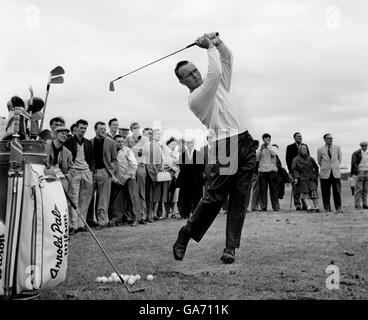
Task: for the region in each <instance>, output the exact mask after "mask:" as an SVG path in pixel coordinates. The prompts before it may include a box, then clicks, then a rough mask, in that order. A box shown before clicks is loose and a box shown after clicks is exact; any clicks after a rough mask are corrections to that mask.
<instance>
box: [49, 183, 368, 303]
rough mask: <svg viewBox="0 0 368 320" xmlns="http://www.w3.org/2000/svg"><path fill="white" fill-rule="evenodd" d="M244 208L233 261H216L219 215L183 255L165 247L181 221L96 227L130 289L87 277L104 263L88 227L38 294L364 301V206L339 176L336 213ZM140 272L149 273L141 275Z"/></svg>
mask: <svg viewBox="0 0 368 320" xmlns="http://www.w3.org/2000/svg"><path fill="white" fill-rule="evenodd" d="M289 205H290V190H289V189H287V190H286V194H285V198H284V199H283V200H282V201H281V208H282V210H281V211H279V212H273V211H267V212H264V213H247V217H246V221H245V226H244V229H243V235H242V242H241V247H240V249H239V250H237V252H236V261H235V263H234V264H232V265H224V264H222V263H221V261H220V260H219V258H220V256H221V253H222V250H223V248H224V242H225V224H226V215H224V214H219V216H218V217H217V218H216V220H215V222H214V224H213V225H212V226H211V228H210V230H209V231H208V233H207V234H206V235H205V236H204V238H203V240H202V241H201V242H200V243H196V242H194V241H190V243H189V246H188V249H187V252H186V256H185V258H184V260H183V261H175V260H174V258H173V255H172V245H173V242H174V241H175V239H176V236H177V232H178V230H179V228H180V227H181V226H182V225H183V224H184V221H183V220H174V219H170V220H164V221H158V222H155V223H152V224H147V225H145V226H139V227H136V228H132V227H116V228H109V229H104V230H100V231H96V232H95V233H96V236H97V237H98V238H99V239H100V241H101V243H102V244H103V246H104V247H105V248H106V250H107V252H108V254H109V255H110V256H111V258H112V260H113V261H114V262H115V264H116V265H117V266H118V268H119V269H120V272H121V273H122V274H134V275H135V274H140V275H141V276H142V280H140V281H138V282H137V283H136V284H135V285H134V286H133V287H141V286H143V287H144V288H145V291H144V292H141V293H135V294H131V293H128V292H127V291H126V290H125V288H124V286H123V285H121V284H119V283H111V284H109V283H108V284H102V283H97V282H95V278H96V277H97V276H102V275H105V276H109V275H110V274H111V273H112V272H114V271H113V270H112V268H111V267H110V265H109V264H108V262H107V261H106V259H105V257H104V256H103V255H102V253H101V252H100V250H99V248H98V247H97V245H96V243H95V242H94V240H93V239H92V237H91V235H90V234H89V233H79V234H76V235H75V236H73V237H72V238H71V240H70V243H69V262H68V263H69V265H68V274H67V279H66V281H65V282H64V283H63V284H61V285H60V286H58V287H56V288H54V289H52V290H49V291H46V292H44V293H43V294H42V299H98V300H99V299H145V300H150V299H155V300H156V299H163V300H181V299H185V300H186V299H194V300H196V299H205V300H207V299H208V300H209V299H211V300H213V299H231V300H232V299H236V300H243V299H366V298H367V297H368V263H367V262H368V258H367V254H368V233H367V228H368V210H361V211H356V210H354V209H353V199H352V196H351V193H350V190H349V189H348V187H347V185H346V182H343V209H344V214H338V215H337V214H335V213H324V212H323V213H306V212H302V213H301V212H297V211H293V210H289ZM330 264H334V265H336V266H337V267H338V268H339V270H340V288H339V289H335V290H331V289H327V287H326V279H327V277H328V276H329V275H328V274H327V273H326V268H327V266H328V265H330ZM148 274H153V275H154V280H153V281H147V280H146V276H147V275H148Z"/></svg>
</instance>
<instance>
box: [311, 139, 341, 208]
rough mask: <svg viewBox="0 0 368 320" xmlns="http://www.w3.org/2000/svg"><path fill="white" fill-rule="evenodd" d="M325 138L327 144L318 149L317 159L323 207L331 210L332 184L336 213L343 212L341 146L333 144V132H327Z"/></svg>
mask: <svg viewBox="0 0 368 320" xmlns="http://www.w3.org/2000/svg"><path fill="white" fill-rule="evenodd" d="M323 139H324V140H325V145H324V146H322V147H321V148H319V149H318V151H317V160H318V164H319V166H320V169H321V170H320V180H321V191H322V199H323V207H324V209H325V211H326V212H329V211H331V205H330V192H331V186H332V190H333V198H334V204H335V210H336V213H342V208H341V180H340V178H341V173H340V164H341V160H342V155H341V150H340V147H339V146H336V145H333V144H332V141H333V138H332V136H331V134H329V133H326V134H325V135H324V136H323Z"/></svg>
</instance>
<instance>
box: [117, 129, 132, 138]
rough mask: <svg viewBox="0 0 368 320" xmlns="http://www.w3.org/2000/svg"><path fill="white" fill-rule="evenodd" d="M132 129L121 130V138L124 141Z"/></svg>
mask: <svg viewBox="0 0 368 320" xmlns="http://www.w3.org/2000/svg"><path fill="white" fill-rule="evenodd" d="M129 132H130V129H129V128H119V136H121V137H123V139H124V141H125V139H126V137H127V136H128V135H129Z"/></svg>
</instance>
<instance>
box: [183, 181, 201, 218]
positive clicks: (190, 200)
mask: <svg viewBox="0 0 368 320" xmlns="http://www.w3.org/2000/svg"><path fill="white" fill-rule="evenodd" d="M202 196H203V187H202V186H201V185H198V186H197V185H193V184H191V185H189V184H188V183H186V185H185V186H182V187H180V189H179V199H180V200H179V201H180V211H179V212H180V215H181V217H182V218H184V219H188V218H189V216H190V213H191V212H192V210H194V209H195V208H196V207H197V205H198V203H199V201H200V200H201V198H202Z"/></svg>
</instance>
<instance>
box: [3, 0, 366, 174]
mask: <svg viewBox="0 0 368 320" xmlns="http://www.w3.org/2000/svg"><path fill="white" fill-rule="evenodd" d="M367 18H368V3H367V1H364V0H349V1H347V0H345V1H324V0H315V1H314V0H289V1H287V0H264V1H244V0H243V1H240V0H239V1H235V0H227V1H214V0H208V1H203V0H195V1H194V0H186V1H173V0H155V1H148V0H138V1H125V0H122V1H118V0H104V1H97V0H91V1H46V0H43V1H36V0H35V1H26V0H25V1H14V0H1V2H0V40H1V50H0V104H1V107H0V116H7V109H6V102H7V101H8V100H9V98H10V97H11V96H12V95H15V94H17V95H20V96H21V97H23V98H28V89H27V88H28V86H29V85H30V84H32V86H33V88H34V90H35V95H36V96H41V97H42V98H44V96H45V89H46V83H47V77H48V73H49V71H50V70H51V69H52V68H54V67H55V66H57V65H61V66H62V67H63V68H64V69H65V71H66V74H65V75H64V78H65V83H64V84H62V85H57V84H55V85H53V86H52V87H51V89H50V96H49V101H48V106H47V112H46V113H47V114H46V120H49V119H50V118H51V117H53V116H56V115H63V116H64V117H65V119H66V121H67V125H68V126H70V125H71V124H72V123H73V122H74V121H76V120H77V119H79V118H85V119H87V120H88V121H89V123H90V128H89V131H88V136H89V137H92V136H93V130H92V126H93V124H94V123H95V122H96V121H97V120H103V121H108V120H109V119H110V118H112V117H117V118H118V119H119V122H120V126H128V125H129V123H130V122H131V121H133V120H137V121H139V122H140V123H141V125H142V126H151V127H152V125H153V123H152V122H153V121H161V124H162V129H163V130H165V129H169V128H170V129H173V130H179V131H180V132H181V133H182V134H184V131H185V130H186V129H187V130H188V129H191V130H203V129H204V127H203V126H202V125H201V123H200V122H199V120H198V119H196V117H195V116H194V115H193V114H192V113H191V112H190V110H189V109H188V107H187V94H188V90H187V89H186V88H185V87H184V86H182V85H180V84H179V83H178V81H177V79H176V78H175V75H174V73H173V69H174V67H175V64H176V62H178V61H180V60H183V59H186V60H191V61H193V62H194V63H195V64H197V65H198V67H199V69H200V71H201V72H202V74H204V75H205V73H206V70H207V59H206V53H205V51H204V50H203V49H200V48H198V47H192V48H190V49H188V50H185V51H183V52H181V53H179V54H177V55H174V56H173V57H170V58H168V59H166V60H163V61H161V62H159V63H157V64H155V65H153V66H151V67H148V68H147V69H144V70H142V71H139V72H137V73H135V74H133V75H131V76H129V77H127V78H125V79H122V80H120V81H118V82H116V91H115V92H113V93H112V92H109V91H108V85H109V81H110V80H112V79H114V78H115V77H117V76H119V75H121V74H124V73H127V72H129V71H131V70H132V69H135V68H138V67H140V66H142V65H144V64H146V63H149V62H151V61H152V60H155V59H157V58H160V57H162V56H164V55H167V54H169V53H171V52H173V51H176V50H178V49H181V48H183V47H185V46H186V45H188V44H190V43H192V42H193V41H194V40H195V39H196V38H197V37H198V36H200V35H202V34H203V33H205V32H211V31H218V32H220V34H221V38H222V39H223V40H224V42H225V43H226V44H227V45H228V46H229V47H230V49H231V50H232V52H233V55H234V74H233V81H232V97H233V100H234V102H235V103H236V104H237V105H239V106H240V107H241V108H242V109H243V111H244V117H246V119H247V122H248V124H249V131H250V133H251V134H252V135H253V137H254V138H256V139H260V136H261V135H262V133H264V132H269V133H270V134H271V135H272V141H273V142H274V143H277V144H278V145H279V146H280V148H281V150H280V153H281V160H282V162H283V163H284V165H286V164H285V156H284V153H285V149H286V146H287V144H289V143H291V142H292V141H293V139H292V134H293V133H294V132H295V131H300V132H302V134H303V138H304V142H306V143H307V144H308V145H309V147H310V149H311V153H312V156H314V157H316V153H317V148H318V147H319V146H321V145H322V144H323V140H322V136H323V134H324V133H327V132H330V133H332V135H333V136H334V138H335V141H334V142H335V143H336V144H338V145H340V146H341V148H342V153H343V157H344V161H343V164H344V165H346V166H348V167H350V157H351V153H352V152H353V151H354V150H356V149H358V148H359V142H360V141H361V140H368V130H367V119H368V117H367V116H368V108H367V105H368V80H367V79H368V59H367V56H368V55H367V53H368V37H367V35H366V33H367V30H368V19H367ZM167 134H169V133H167ZM198 144H200V142H198Z"/></svg>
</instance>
